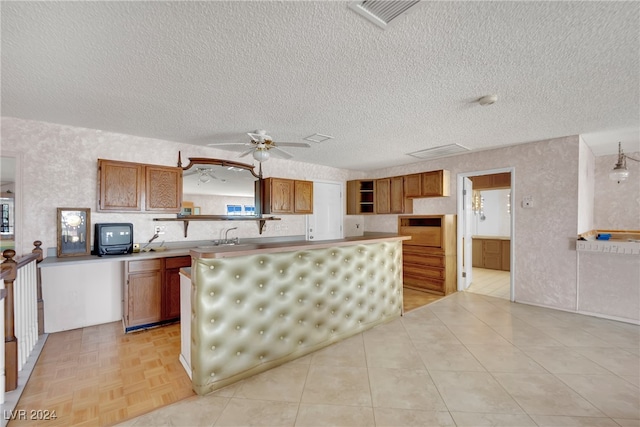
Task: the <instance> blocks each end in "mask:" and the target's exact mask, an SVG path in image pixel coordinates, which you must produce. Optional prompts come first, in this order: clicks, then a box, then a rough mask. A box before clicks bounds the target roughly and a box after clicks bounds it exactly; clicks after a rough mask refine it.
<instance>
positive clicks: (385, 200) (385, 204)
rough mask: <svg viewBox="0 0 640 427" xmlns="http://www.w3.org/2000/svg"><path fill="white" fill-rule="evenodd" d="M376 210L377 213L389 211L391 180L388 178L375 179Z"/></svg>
mask: <svg viewBox="0 0 640 427" xmlns="http://www.w3.org/2000/svg"><path fill="white" fill-rule="evenodd" d="M375 194H376V197H375V202H376V210H375V212H376V213H377V214H388V213H390V212H391V203H390V202H391V180H390V179H389V178H383V179H377V180H376V193H375Z"/></svg>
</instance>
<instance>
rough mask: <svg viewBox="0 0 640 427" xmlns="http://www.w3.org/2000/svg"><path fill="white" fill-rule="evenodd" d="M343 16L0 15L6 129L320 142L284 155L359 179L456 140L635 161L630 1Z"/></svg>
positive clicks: (105, 8) (426, 6)
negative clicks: (25, 126) (261, 132)
mask: <svg viewBox="0 0 640 427" xmlns="http://www.w3.org/2000/svg"><path fill="white" fill-rule="evenodd" d="M347 4H348V2H340V1H318V2H311V1H295V2H271V1H252V2H246V1H231V2H221V1H215V2H156V1H151V2H2V4H1V13H2V115H3V116H9V117H18V118H24V119H32V120H39V121H46V122H52V123H60V124H65V125H71V126H78V127H87V128H95V129H102V130H105V131H111V132H118V133H124V134H131V135H138V136H146V137H152V138H159V139H165V140H171V141H178V142H185V143H192V144H200V145H205V144H208V143H212V142H245V141H248V136H247V135H246V132H251V131H254V130H256V129H266V130H267V131H268V133H269V134H270V135H271V136H272V137H273V138H274V140H275V141H276V142H277V141H288V142H302V141H303V139H302V138H304V137H306V136H309V135H311V134H314V133H321V134H327V135H331V136H333V137H334V139H331V140H329V141H326V142H323V143H310V144H311V148H290V149H288V150H287V151H289V152H290V153H292V154H293V155H294V159H295V160H299V161H303V162H309V163H317V164H322V165H329V166H335V167H340V168H348V169H356V170H370V169H375V168H379V167H385V166H392V165H400V164H406V163H412V162H415V161H418V159H415V158H413V157H410V156H408V155H407V153H409V152H413V151H418V150H423V149H426V148H431V147H436V146H441V145H445V144H453V143H457V144H461V145H463V146H465V147H468V148H470V149H472V150H481V149H487V148H491V147H497V146H501V145H511V144H518V143H524V142H530V141H537V140H541V139H547V138H553V137H559V136H566V135H575V134H583V135H584V139H585V141H586V142H587V144H589V145H591V146H592V148H593V151H594V153H595V154H596V155H600V154H610V153H614V152H615V151H616V150H617V142H618V141H619V140H623V143H624V147H625V151H627V152H631V151H638V150H639V149H640V142H639V139H640V137H639V129H640V124H639V121H640V89H639V88H640V64H639V58H640V34H639V32H640V30H639V28H640V27H639V26H638V23H639V22H640V3H638V2H591V1H589V2H581V1H573V2H422V3H420V5H419V6H418V7H417V8H414V11H413V12H412V13H410V14H408V15H405V16H403V17H401V18H400V19H399V20H398V21H397V22H395V23H393V25H391V26H390V27H389V28H387V29H386V30H382V29H380V28H379V27H377V26H375V25H373V24H372V23H370V22H369V21H367V20H366V19H364V18H363V17H361V16H360V15H358V14H357V13H355V12H353V11H352V10H350V9H349V8H348V7H347ZM493 93H494V94H497V95H498V102H497V103H495V104H493V105H491V106H485V107H483V106H480V105H478V104H477V103H475V102H474V101H475V100H477V99H478V98H479V97H481V96H483V95H486V94H493ZM238 148H239V149H243V148H244V147H238Z"/></svg>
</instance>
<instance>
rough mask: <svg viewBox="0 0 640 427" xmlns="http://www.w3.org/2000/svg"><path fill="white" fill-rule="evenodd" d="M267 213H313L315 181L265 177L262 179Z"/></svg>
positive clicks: (263, 210)
mask: <svg viewBox="0 0 640 427" xmlns="http://www.w3.org/2000/svg"><path fill="white" fill-rule="evenodd" d="M262 212H263V213H265V214H312V213H313V181H303V180H294V179H285V178H265V179H264V180H263V181H262Z"/></svg>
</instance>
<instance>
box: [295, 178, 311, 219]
mask: <svg viewBox="0 0 640 427" xmlns="http://www.w3.org/2000/svg"><path fill="white" fill-rule="evenodd" d="M293 211H294V213H298V214H312V213H313V181H299V180H296V181H295V182H294V202H293Z"/></svg>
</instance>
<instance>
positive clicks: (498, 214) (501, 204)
mask: <svg viewBox="0 0 640 427" xmlns="http://www.w3.org/2000/svg"><path fill="white" fill-rule="evenodd" d="M510 194H511V190H510V189H502V190H482V191H480V197H482V198H483V199H484V202H483V207H484V209H483V212H484V217H485V219H484V220H482V219H481V215H480V214H479V213H477V214H474V215H473V224H472V234H474V235H478V236H500V237H509V236H510V235H511V230H510V228H511V214H510V209H509V207H508V204H509V201H510V200H509V195H510Z"/></svg>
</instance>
